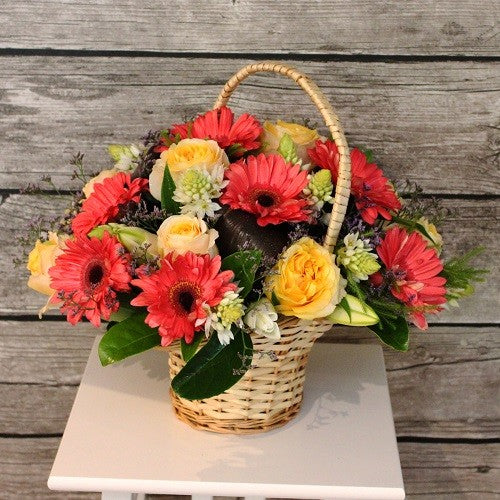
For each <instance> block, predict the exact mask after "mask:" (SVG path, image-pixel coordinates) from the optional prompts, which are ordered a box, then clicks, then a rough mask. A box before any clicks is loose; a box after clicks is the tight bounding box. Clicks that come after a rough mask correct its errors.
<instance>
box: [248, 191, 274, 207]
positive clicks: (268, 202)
mask: <svg viewBox="0 0 500 500" xmlns="http://www.w3.org/2000/svg"><path fill="white" fill-rule="evenodd" d="M251 198H252V201H253V202H254V203H258V204H259V205H260V206H261V207H264V208H269V207H272V206H274V205H277V204H278V203H279V197H278V195H277V194H276V193H273V192H272V191H265V190H262V189H258V190H255V191H254V192H253V193H252V196H251Z"/></svg>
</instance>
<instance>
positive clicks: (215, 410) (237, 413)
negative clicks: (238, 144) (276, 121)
mask: <svg viewBox="0 0 500 500" xmlns="http://www.w3.org/2000/svg"><path fill="white" fill-rule="evenodd" d="M258 72H272V73H277V74H280V75H284V76H287V77H288V78H291V79H292V80H294V81H295V82H296V83H297V84H298V85H299V86H300V87H301V88H302V89H303V90H304V91H305V92H306V93H307V94H308V95H309V97H310V98H311V99H312V101H313V103H314V104H315V105H316V107H317V108H318V110H319V111H320V113H321V115H322V117H323V119H324V121H325V124H326V126H327V127H328V129H329V131H330V133H331V135H332V138H333V140H334V141H335V144H336V145H337V147H338V150H339V155H340V166H339V176H338V181H337V184H336V189H335V199H334V204H333V209H332V214H331V219H330V223H329V226H328V230H327V233H326V236H325V241H324V247H325V248H327V249H329V250H331V249H333V246H334V245H335V242H336V240H337V237H338V234H339V231H340V227H341V225H342V221H343V220H344V215H345V211H346V208H347V202H348V200H349V195H350V179H351V164H350V156H349V150H348V147H347V142H346V139H345V136H344V133H343V131H342V128H341V127H340V124H339V121H338V118H337V116H336V114H335V112H334V111H333V109H332V107H331V105H330V104H329V103H328V101H327V99H326V97H325V96H324V94H323V93H322V92H321V90H319V88H318V87H317V86H316V84H315V83H314V82H312V81H311V80H310V79H309V78H308V77H307V76H306V75H304V74H303V73H301V72H299V71H297V70H296V69H294V68H291V67H289V66H287V65H285V64H282V63H274V62H262V63H256V64H250V65H248V66H245V67H244V68H242V69H241V70H240V71H238V72H237V73H236V74H235V75H234V76H233V77H232V78H231V79H230V80H229V81H228V82H227V83H226V85H225V86H224V88H223V90H222V92H221V93H220V95H219V97H218V99H217V101H216V103H215V106H214V109H217V108H220V107H221V106H224V105H225V104H226V103H227V101H228V99H229V97H230V96H231V94H232V93H233V91H234V90H235V89H236V87H237V86H238V85H239V84H240V83H241V82H242V81H243V80H244V79H245V78H246V77H248V76H249V75H251V74H253V73H258ZM279 326H280V330H281V339H280V341H279V342H272V341H270V340H269V339H267V338H266V337H262V336H260V335H257V334H255V333H254V334H252V341H253V346H254V357H253V360H252V367H251V368H250V369H249V370H248V371H247V372H246V373H245V375H244V376H243V377H242V378H241V380H240V381H239V382H238V383H236V384H235V385H234V386H233V387H231V388H230V389H228V390H227V391H226V392H224V393H222V394H220V395H218V396H215V397H212V398H208V399H202V400H198V401H189V400H187V399H183V398H181V397H179V396H178V395H177V394H175V393H174V392H173V391H172V390H171V391H170V393H171V396H172V405H173V408H174V411H175V414H176V415H177V417H178V418H179V419H180V420H182V421H184V422H186V423H188V424H189V425H191V426H192V427H194V428H196V429H204V430H208V431H213V432H220V433H231V434H253V433H258V432H264V431H268V430H270V429H273V428H275V427H279V426H281V425H284V424H286V423H287V422H289V421H290V420H291V419H292V418H293V417H294V416H295V415H296V414H297V413H298V411H299V410H300V405H301V402H302V393H303V386H304V379H305V370H306V364H307V360H308V357H309V352H310V351H311V348H312V345H313V343H314V341H315V340H316V339H318V338H319V337H320V336H321V335H323V333H324V332H326V331H327V330H329V329H330V328H331V324H330V323H327V322H325V321H321V320H319V321H303V320H299V319H297V318H281V319H280V321H279ZM167 349H168V351H169V369H170V377H171V379H173V378H174V377H175V376H176V375H177V374H178V373H179V371H180V370H181V369H182V368H183V366H184V364H185V363H184V361H183V360H182V356H181V352H180V345H179V343H175V344H172V345H171V346H169V347H168V348H167Z"/></svg>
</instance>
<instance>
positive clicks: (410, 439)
mask: <svg viewBox="0 0 500 500" xmlns="http://www.w3.org/2000/svg"><path fill="white" fill-rule="evenodd" d="M33 438H36V439H49V438H62V433H36V434H30V433H27V434H21V433H10V432H0V439H33ZM396 439H397V442H398V443H423V444H425V443H436V444H478V445H481V444H499V443H500V438H445V437H421V436H397V438H396Z"/></svg>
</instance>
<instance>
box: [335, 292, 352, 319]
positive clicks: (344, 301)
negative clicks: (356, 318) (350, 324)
mask: <svg viewBox="0 0 500 500" xmlns="http://www.w3.org/2000/svg"><path fill="white" fill-rule="evenodd" d="M337 307H341V308H342V309H344V311H345V312H346V313H347V316H348V317H349V320H352V315H351V306H350V305H349V302H348V300H347V297H344V298H343V299H342V300H341V301H340V303H339V305H338V306H337Z"/></svg>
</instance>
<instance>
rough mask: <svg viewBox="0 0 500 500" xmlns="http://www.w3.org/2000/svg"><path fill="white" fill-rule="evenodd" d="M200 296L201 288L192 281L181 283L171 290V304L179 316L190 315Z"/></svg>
mask: <svg viewBox="0 0 500 500" xmlns="http://www.w3.org/2000/svg"><path fill="white" fill-rule="evenodd" d="M200 296H201V288H200V286H199V285H198V284H196V283H192V282H190V281H181V282H179V283H176V284H175V285H174V286H173V287H172V288H171V289H170V302H171V303H172V305H173V306H174V308H175V309H176V311H177V313H178V314H183V315H185V314H189V313H190V312H191V311H192V310H193V306H194V304H195V302H196V300H197V299H198V298H199V297H200Z"/></svg>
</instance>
